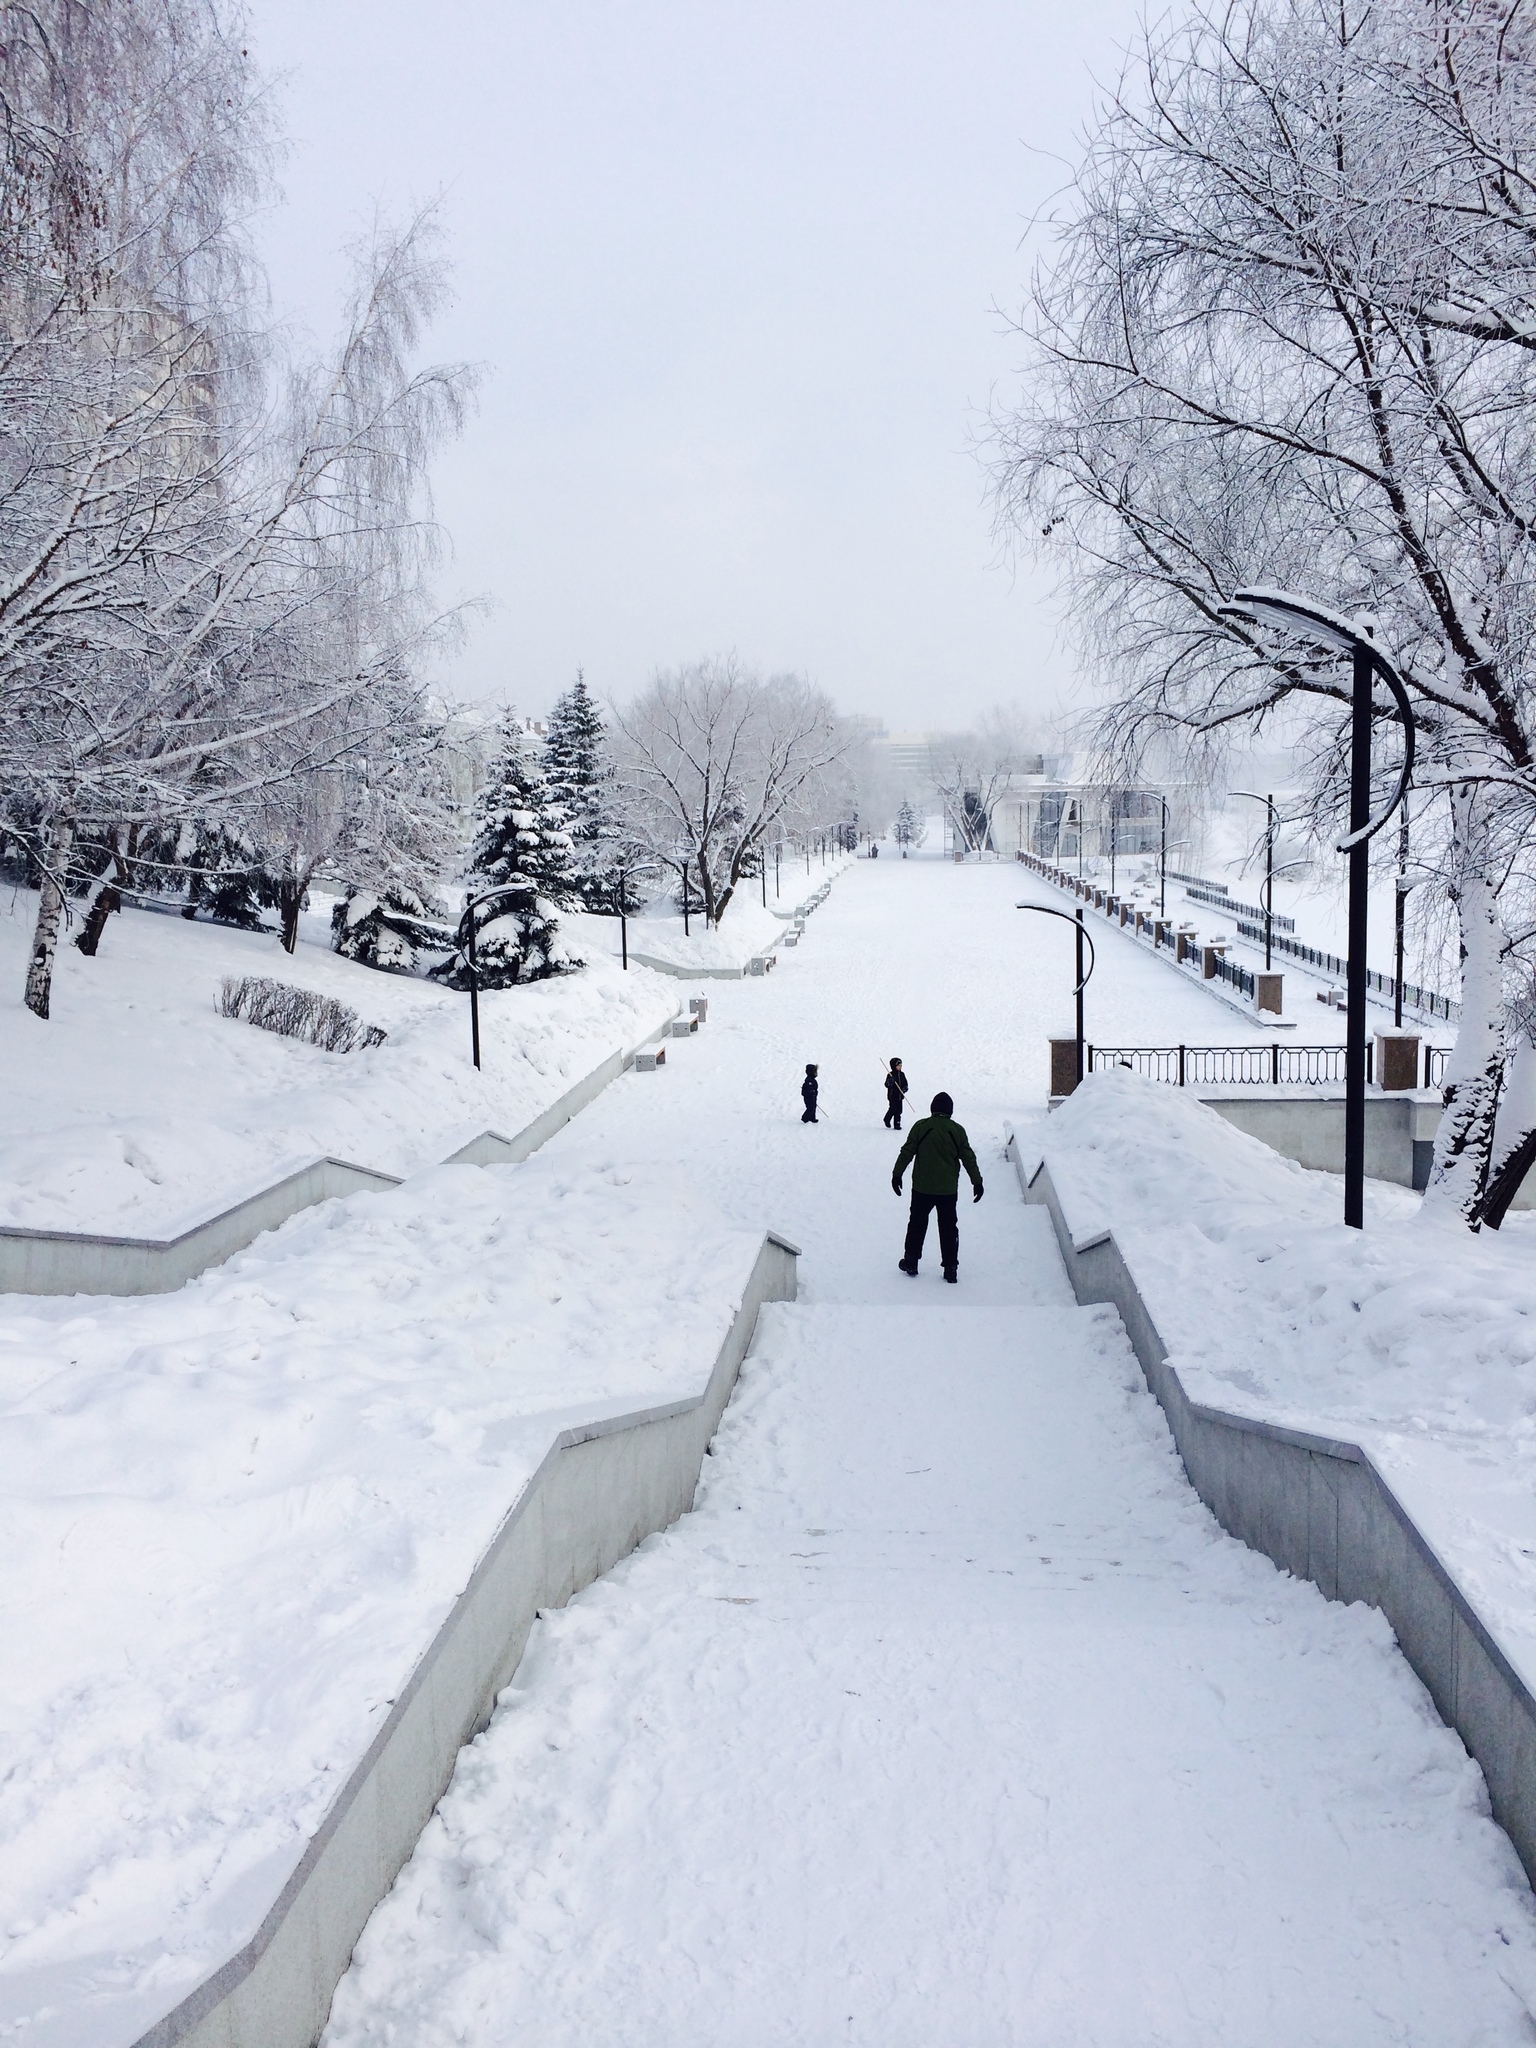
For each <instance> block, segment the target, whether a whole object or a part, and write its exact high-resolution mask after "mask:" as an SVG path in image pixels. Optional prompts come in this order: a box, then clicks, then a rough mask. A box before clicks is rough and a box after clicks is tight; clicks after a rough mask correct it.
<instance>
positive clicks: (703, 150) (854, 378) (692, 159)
mask: <svg viewBox="0 0 1536 2048" xmlns="http://www.w3.org/2000/svg"><path fill="white" fill-rule="evenodd" d="M1135 12H1136V10H1135V7H1134V5H1133V4H1132V0H1076V4H1075V5H1071V6H1063V5H1060V4H1056V5H1051V6H1047V5H1045V4H1044V0H1015V4H1012V5H1008V4H1004V0H945V4H938V0H932V4H927V5H904V4H900V0H878V4H877V0H843V4H838V0H821V4H809V0H771V4H761V0H746V4H741V0H731V4H726V5H720V4H719V0H715V4H704V0H644V4H633V5H620V4H617V0H547V4H544V5H533V4H528V0H438V4H437V5H435V6H429V7H425V8H424V7H422V6H420V5H419V4H417V5H409V6H407V5H406V4H404V0H253V24H252V25H253V29H254V31H255V36H256V44H257V49H258V52H259V55H260V57H261V59H262V60H263V62H264V63H265V64H266V65H267V66H268V67H269V68H275V69H278V70H280V71H282V72H285V73H287V74H288V76H287V79H286V82H285V84H284V86H283V88H282V92H283V103H284V109H285V116H286V120H287V124H288V126H289V128H290V130H291V134H292V137H293V144H294V147H293V151H292V154H291V156H290V158H289V160H288V163H287V165H286V169H285V173H284V179H283V183H284V190H285V193H286V196H287V204H286V205H285V206H284V207H283V208H281V209H280V210H279V211H278V212H277V213H276V214H274V215H273V216H272V217H271V219H270V220H269V221H268V222H267V224H266V227H265V229H264V239H265V246H266V252H267V256H268V260H269V262H270V263H271V266H272V270H273V282H274V288H275V293H276V297H277V303H278V306H279V309H280V310H282V311H284V312H286V313H288V314H289V315H291V316H292V317H294V318H295V320H296V321H297V323H298V325H299V326H300V327H301V328H308V329H310V330H311V331H314V332H317V333H318V332H324V331H326V329H327V328H328V326H329V323H330V322H331V320H332V319H333V317H334V308H335V305H336V302H337V299H338V296H339V290H340V284H341V278H342V267H341V263H340V259H339V255H338V251H339V249H340V246H341V245H342V243H343V242H344V241H345V240H346V239H347V237H348V236H349V235H350V234H352V233H355V232H356V230H357V229H358V227H359V225H360V224H361V223H362V222H363V221H364V220H365V219H366V217H367V216H368V214H369V212H370V211H371V208H372V205H373V202H374V201H375V199H377V200H379V201H381V202H382V204H383V206H384V207H385V209H386V210H387V211H390V212H393V213H397V214H398V213H403V212H404V211H405V210H406V209H407V208H408V207H409V206H410V205H412V204H413V203H414V202H417V201H419V200H421V199H422V198H424V197H429V196H431V195H432V194H433V193H434V192H437V191H439V190H442V191H443V192H444V193H445V197H446V204H445V212H444V217H445V221H446V225H447V227H448V230H449V234H450V246H451V253H452V258H453V262H454V265H455V272H456V284H457V291H458V300H457V303H456V305H455V306H454V307H453V309H452V310H451V312H450V313H449V314H448V316H447V317H446V318H445V319H444V320H443V321H442V322H441V323H440V325H439V327H438V328H437V330H436V331H435V336H434V342H433V353H434V354H435V355H441V356H452V357H463V356H467V357H471V358H474V359H476V360H482V361H484V362H485V363H486V364H487V365H488V366H489V372H490V374H489V376H488V378H487V381H486V384H485V388H484V392H483V396H482V402H481V406H480V410H479V413H478V416H477V418H476V419H475V420H474V421H473V423H472V424H471V426H470V429H469V432H468V434H467V435H466V437H465V439H464V441H463V442H462V443H461V444H460V446H458V447H457V448H456V449H455V450H454V451H453V452H452V453H451V454H450V455H449V456H448V457H447V458H446V459H445V460H444V462H443V463H442V465H441V468H440V470H439V474H438V510H439V514H440V516H441V518H442V520H443V522H444V524H445V525H446V526H447V528H448V529H449V531H450V533H451V535H452V537H453V542H454V547H455V556H454V560H453V562H452V564H451V567H450V569H449V572H448V576H447V578H446V579H445V582H446V584H447V586H448V587H449V589H450V590H453V591H456V592H457V593H459V594H465V593H476V592H484V593H485V594H486V595H487V596H488V597H489V598H490V600H491V605H492V609H491V611H490V613H489V615H488V616H487V617H486V618H485V619H484V620H483V621H482V622H480V623H479V624H478V625H477V626H476V627H475V629H474V631H473V633H472V637H471V640H470V643H469V646H468V648H467V649H466V651H465V653H464V654H463V656H462V657H461V658H460V659H459V660H458V662H457V663H456V664H455V669H454V673H453V675H452V676H451V677H450V678H449V680H450V683H451V685H452V686H453V687H454V689H455V690H456V691H457V693H458V694H460V695H463V696H473V697H500V696H503V695H506V696H511V697H514V698H515V699H516V701H517V702H518V703H519V704H520V705H521V706H522V707H523V708H525V709H527V710H531V711H537V710H539V709H541V708H543V707H544V706H546V705H547V704H548V703H549V702H550V700H551V699H552V698H553V696H554V695H555V694H556V693H557V692H558V691H559V690H560V689H561V688H563V687H564V685H565V684H566V683H567V682H568V681H569V680H570V677H571V675H572V674H573V672H574V670H575V668H576V665H577V664H578V663H581V664H583V665H584V666H585V668H586V671H587V676H588V679H589V681H590V682H591V683H592V684H593V686H594V687H595V688H597V689H598V690H599V691H601V692H603V693H609V692H612V693H616V694H618V695H620V696H622V695H625V694H627V693H628V692H629V691H630V690H631V689H632V688H634V687H635V686H636V685H637V684H639V683H641V682H643V681H644V679H645V678H646V676H647V675H648V674H649V673H650V672H651V671H652V670H653V669H654V668H656V667H657V666H669V665H671V664H673V663H675V662H678V661H683V660H688V659H690V658H692V657H694V656H697V655H700V654H704V653H708V652H714V651H719V650H722V649H725V648H730V647H734V648H735V649H736V650H737V651H738V652H739V653H741V654H742V655H743V656H744V657H746V658H747V659H749V660H752V661H755V662H758V663H760V664H762V665H763V666H765V667H769V668H777V667H796V668H803V669H804V670H806V671H807V672H808V673H809V674H810V675H812V676H813V677H814V678H815V679H816V680H817V681H818V682H820V683H821V684H822V685H823V686H824V687H825V688H827V689H828V690H829V691H830V692H831V693H832V695H833V696H834V697H835V698H836V699H837V701H838V702H839V704H840V705H841V706H843V708H845V709H847V710H862V711H873V712H879V713H881V714H883V715H884V716H885V717H886V718H887V720H888V721H889V722H890V723H891V724H892V726H893V727H894V726H902V725H928V724H953V723H958V722H961V721H962V720H963V719H964V718H965V717H966V716H968V715H969V714H970V713H971V712H973V711H975V710H977V709H980V708H981V707H983V706H984V705H986V704H989V703H991V702H993V701H996V700H999V699H1009V698H1015V697H1017V698H1020V699H1021V700H1023V701H1025V702H1032V701H1049V700H1053V699H1054V698H1056V697H1057V696H1058V695H1059V694H1060V693H1062V692H1063V691H1065V690H1066V689H1068V688H1069V687H1070V683H1071V675H1072V667H1071V662H1070V658H1069V656H1068V655H1067V653H1066V652H1065V650H1064V649H1063V648H1062V647H1060V646H1059V644H1058V635H1057V631H1056V627H1055V623H1054V619H1053V616H1052V612H1051V607H1050V600H1049V595H1048V593H1047V592H1046V591H1045V590H1043V589H1042V588H1040V587H1038V586H1037V585H1035V584H1034V583H1033V582H1031V581H1029V580H1027V579H1026V578H1025V577H1023V576H1020V577H1019V578H1018V579H1017V580H1015V578H1014V577H1013V576H1012V575H1011V574H1010V572H1009V571H1008V570H1007V569H1006V568H1005V567H1002V566H1000V565H998V564H997V562H996V558H995V550H994V546H993V543H992V540H991V536H990V532H989V518H988V513H987V510H986V507H985V504H984V501H983V478H982V474H981V471H980V468H979V466H978V464H977V462H976V460H975V457H974V455H973V454H972V453H971V452H970V440H971V436H972V434H973V433H974V431H975V430H976V428H977V425H978V422H979V420H980V417H981V415H982V414H983V412H984V411H985V408H986V405H987V403H988V398H989V394H990V392H991V391H992V390H993V388H994V387H995V386H996V387H999V388H1002V389H1006V388H1007V387H1008V382H1009V369H1010V361H1011V347H1010V344H1009V342H1008V341H1007V339H1006V337H1005V336H1004V335H1003V333H1002V331H1001V325H1000V322H999V321H998V319H997V318H996V317H995V315H994V314H993V312H992V310H991V309H992V306H993V303H994V302H997V303H998V304H1001V305H1004V306H1007V305H1010V304H1013V303H1016V302H1017V301H1018V300H1019V298H1020V297H1021V293H1022V287H1023V283H1024V278H1025V273H1026V266H1027V258H1026V256H1025V255H1024V254H1023V253H1022V252H1021V250H1020V246H1019V245H1020V239H1021V236H1022V234H1023V232H1024V227H1025V222H1026V219H1027V216H1028V215H1029V213H1030V211H1031V210H1032V209H1033V208H1036V207H1038V206H1039V205H1040V204H1041V203H1042V202H1043V201H1044V200H1045V198H1046V197H1047V196H1048V194H1049V193H1050V192H1051V191H1052V190H1053V189H1054V187H1055V186H1056V185H1057V184H1058V183H1059V181H1060V179H1061V176H1062V162H1061V159H1062V158H1063V157H1064V156H1065V155H1068V154H1070V153H1071V152H1072V149H1073V138H1074V135H1075V133H1076V132H1077V131H1078V130H1080V128H1081V127H1082V125H1083V123H1084V121H1085V119H1086V117H1087V115H1088V112H1089V109H1090V107H1091V104H1092V98H1093V84H1092V78H1093V77H1094V76H1097V77H1099V78H1108V77H1111V76H1112V75H1113V74H1114V72H1115V71H1116V69H1117V66H1118V62H1119V58H1118V52H1119V50H1120V48H1121V47H1122V46H1123V45H1124V44H1125V42H1126V41H1127V40H1128V38H1129V37H1130V35H1131V33H1132V30H1133V27H1134V20H1135Z"/></svg>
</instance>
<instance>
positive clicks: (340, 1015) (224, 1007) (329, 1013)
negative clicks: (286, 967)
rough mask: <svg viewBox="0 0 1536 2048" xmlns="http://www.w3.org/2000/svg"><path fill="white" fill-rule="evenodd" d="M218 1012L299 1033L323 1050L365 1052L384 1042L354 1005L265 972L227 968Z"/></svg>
mask: <svg viewBox="0 0 1536 2048" xmlns="http://www.w3.org/2000/svg"><path fill="white" fill-rule="evenodd" d="M219 1015H220V1016H221V1017H238V1018H239V1019H240V1020H241V1021H242V1022H243V1023H246V1024H254V1025H255V1026H256V1028H257V1030H258V1031H275V1032H276V1033H277V1034H278V1036H279V1037H281V1038H299V1039H302V1040H303V1042H304V1043H305V1044H306V1045H318V1046H319V1047H320V1048H321V1050H322V1051H324V1052H365V1051H367V1049H368V1048H369V1047H370V1046H374V1045H382V1044H383V1043H384V1039H385V1035H386V1034H385V1033H384V1032H383V1031H381V1030H380V1029H379V1027H378V1025H377V1024H365V1023H364V1022H363V1020H362V1018H361V1017H359V1016H358V1014H357V1012H356V1010H353V1009H350V1008H349V1007H348V1006H347V1004H345V1003H339V1002H337V1000H336V998H335V997H334V996H323V995H320V994H318V993H317V992H316V991H315V990H314V989H312V988H294V987H293V986H292V984H291V983H289V982H286V981H273V980H271V979H269V977H268V976H266V975H264V974H242V975H238V976H237V975H233V974H226V975H225V977H224V981H223V985H222V987H221V988H220V990H219Z"/></svg>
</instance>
